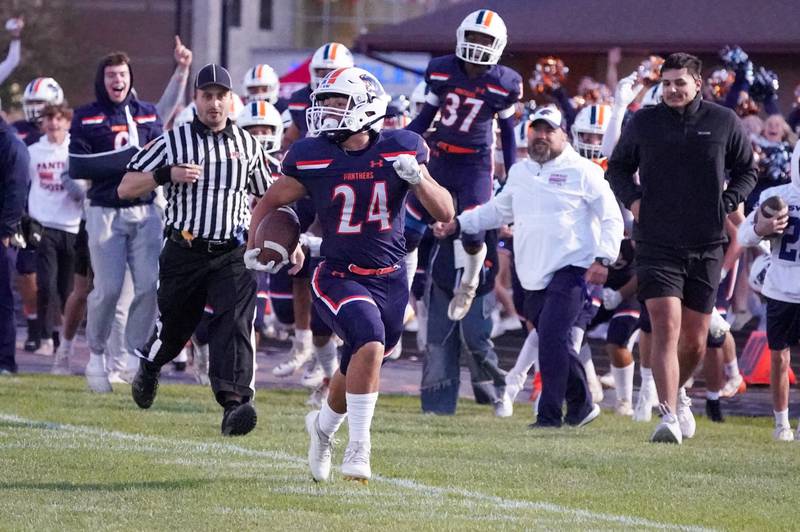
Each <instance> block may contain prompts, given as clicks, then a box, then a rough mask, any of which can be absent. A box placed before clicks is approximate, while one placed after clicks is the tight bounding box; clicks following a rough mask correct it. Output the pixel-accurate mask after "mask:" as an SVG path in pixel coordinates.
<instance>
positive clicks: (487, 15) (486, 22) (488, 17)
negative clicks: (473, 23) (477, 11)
mask: <svg viewBox="0 0 800 532" xmlns="http://www.w3.org/2000/svg"><path fill="white" fill-rule="evenodd" d="M492 17H494V11H489V10H488V9H487V10H486V13H485V14H484V16H483V25H484V26H486V27H487V28H488V27H489V25H490V24H491V23H492Z"/></svg>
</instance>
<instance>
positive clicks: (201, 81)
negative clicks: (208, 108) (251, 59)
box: [194, 63, 233, 90]
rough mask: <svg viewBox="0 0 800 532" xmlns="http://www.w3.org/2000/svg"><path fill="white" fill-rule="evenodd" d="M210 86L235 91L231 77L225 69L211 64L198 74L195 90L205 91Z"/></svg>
mask: <svg viewBox="0 0 800 532" xmlns="http://www.w3.org/2000/svg"><path fill="white" fill-rule="evenodd" d="M209 85H218V86H220V87H222V88H225V89H228V90H233V88H232V86H233V84H232V83H231V75H230V73H229V72H228V71H227V70H225V68H223V67H221V66H219V65H215V64H214V63H210V64H208V65H206V66H204V67H203V68H201V69H200V72H198V73H197V78H195V80H194V88H195V89H203V88H205V87H208V86H209Z"/></svg>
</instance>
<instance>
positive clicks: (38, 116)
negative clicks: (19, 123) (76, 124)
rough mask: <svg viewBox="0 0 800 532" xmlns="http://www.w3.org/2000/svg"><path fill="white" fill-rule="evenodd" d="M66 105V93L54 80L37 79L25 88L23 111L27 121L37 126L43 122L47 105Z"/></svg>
mask: <svg viewBox="0 0 800 532" xmlns="http://www.w3.org/2000/svg"><path fill="white" fill-rule="evenodd" d="M62 103H64V91H63V90H61V85H59V84H58V82H57V81H56V80H54V79H53V78H36V79H34V80H32V81H31V82H30V83H28V85H27V86H26V87H25V92H23V94H22V111H23V112H24V113H25V120H27V121H28V122H32V123H35V124H39V123H41V121H42V111H44V108H45V106H47V105H60V104H62Z"/></svg>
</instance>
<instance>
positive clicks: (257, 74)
mask: <svg viewBox="0 0 800 532" xmlns="http://www.w3.org/2000/svg"><path fill="white" fill-rule="evenodd" d="M263 68H264V65H258V66H257V67H256V78H258V79H261V71H262V70H263Z"/></svg>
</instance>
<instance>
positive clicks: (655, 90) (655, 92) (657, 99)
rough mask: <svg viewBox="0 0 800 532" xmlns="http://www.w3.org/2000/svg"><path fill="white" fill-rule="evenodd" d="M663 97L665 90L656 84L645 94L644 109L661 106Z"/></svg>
mask: <svg viewBox="0 0 800 532" xmlns="http://www.w3.org/2000/svg"><path fill="white" fill-rule="evenodd" d="M662 95H663V89H662V88H661V83H656V84H655V85H653V86H652V87H650V88H649V89H647V92H645V93H644V96H643V97H642V107H653V106H654V105H658V104H660V103H661V96H662Z"/></svg>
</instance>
